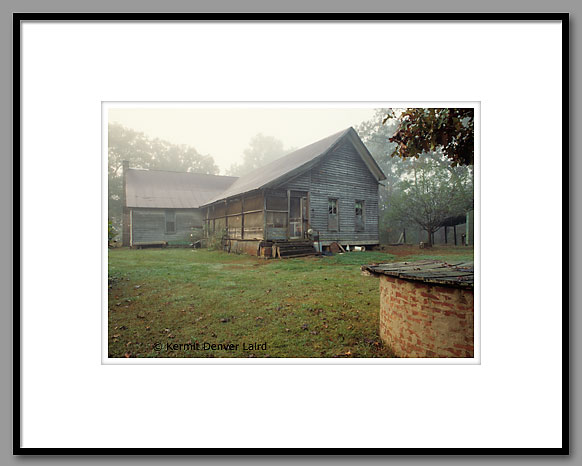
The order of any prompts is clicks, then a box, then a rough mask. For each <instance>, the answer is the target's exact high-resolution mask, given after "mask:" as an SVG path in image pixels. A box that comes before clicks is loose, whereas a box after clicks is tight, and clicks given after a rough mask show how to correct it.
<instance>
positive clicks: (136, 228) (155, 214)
mask: <svg viewBox="0 0 582 466" xmlns="http://www.w3.org/2000/svg"><path fill="white" fill-rule="evenodd" d="M175 213H176V232H175V233H174V234H166V210H165V209H132V213H131V241H132V243H134V244H135V243H147V242H152V241H167V242H168V243H170V244H171V243H173V242H176V243H183V242H186V241H189V240H190V233H192V228H193V227H195V228H202V212H201V210H200V209H183V210H181V209H176V210H175Z"/></svg>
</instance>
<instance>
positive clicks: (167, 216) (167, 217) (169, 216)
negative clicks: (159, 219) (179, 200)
mask: <svg viewBox="0 0 582 466" xmlns="http://www.w3.org/2000/svg"><path fill="white" fill-rule="evenodd" d="M168 223H172V224H173V225H174V228H173V230H169V229H168ZM164 225H165V229H164V231H165V234H166V235H175V234H176V231H177V229H176V211H175V210H173V209H166V210H165V211H164Z"/></svg>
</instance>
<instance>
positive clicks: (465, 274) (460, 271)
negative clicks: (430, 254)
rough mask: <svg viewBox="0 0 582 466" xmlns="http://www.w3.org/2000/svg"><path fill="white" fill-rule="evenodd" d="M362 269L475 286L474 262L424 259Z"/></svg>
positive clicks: (372, 265) (417, 279) (419, 279)
mask: <svg viewBox="0 0 582 466" xmlns="http://www.w3.org/2000/svg"><path fill="white" fill-rule="evenodd" d="M362 270H365V271H368V272H370V273H373V274H376V275H389V276H392V277H397V278H402V279H405V280H415V281H422V282H427V283H435V284H441V285H453V286H456V287H459V288H473V283H474V270H473V262H462V261H452V262H444V261H436V260H422V261H414V262H392V263H388V264H370V265H363V266H362Z"/></svg>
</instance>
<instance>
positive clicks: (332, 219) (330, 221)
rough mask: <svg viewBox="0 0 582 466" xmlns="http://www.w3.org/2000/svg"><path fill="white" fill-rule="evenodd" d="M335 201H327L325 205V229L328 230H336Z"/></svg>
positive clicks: (337, 225)
mask: <svg viewBox="0 0 582 466" xmlns="http://www.w3.org/2000/svg"><path fill="white" fill-rule="evenodd" d="M337 204H338V202H337V199H328V203H327V210H328V214H327V229H328V230H338V229H339V228H338V227H339V222H338V215H337Z"/></svg>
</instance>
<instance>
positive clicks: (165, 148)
mask: <svg viewBox="0 0 582 466" xmlns="http://www.w3.org/2000/svg"><path fill="white" fill-rule="evenodd" d="M108 140H109V147H108V183H109V199H108V208H109V217H110V218H111V219H112V221H113V223H114V224H115V225H117V226H119V225H120V223H121V214H122V209H123V206H122V205H121V196H122V190H123V176H122V175H123V173H122V163H123V161H124V160H128V161H129V162H130V166H131V167H132V168H145V169H151V170H171V171H180V172H193V173H206V174H217V173H218V171H219V169H218V167H217V166H216V164H215V163H214V159H213V158H212V157H211V156H210V155H202V154H199V153H198V152H197V151H196V149H194V148H193V147H190V146H186V145H177V144H172V143H170V142H168V141H164V140H161V139H158V138H150V137H148V136H146V135H145V134H143V133H140V132H138V131H135V130H133V129H130V128H126V127H124V126H122V125H121V124H119V123H110V124H109V127H108Z"/></svg>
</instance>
